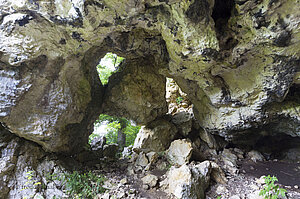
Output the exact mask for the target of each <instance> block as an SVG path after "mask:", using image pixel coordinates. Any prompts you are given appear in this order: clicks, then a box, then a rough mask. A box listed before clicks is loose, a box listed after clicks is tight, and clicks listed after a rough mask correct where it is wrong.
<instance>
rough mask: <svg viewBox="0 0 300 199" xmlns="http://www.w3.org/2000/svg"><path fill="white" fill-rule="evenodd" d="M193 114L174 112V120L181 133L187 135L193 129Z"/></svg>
mask: <svg viewBox="0 0 300 199" xmlns="http://www.w3.org/2000/svg"><path fill="white" fill-rule="evenodd" d="M193 118H194V116H193V114H192V113H189V112H178V113H176V114H174V116H173V118H172V122H173V123H174V124H175V125H176V127H177V129H178V130H179V133H180V134H182V135H183V136H185V137H187V136H188V134H189V133H190V132H191V130H192V124H193Z"/></svg>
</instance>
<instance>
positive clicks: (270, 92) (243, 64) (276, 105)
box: [0, 0, 300, 152]
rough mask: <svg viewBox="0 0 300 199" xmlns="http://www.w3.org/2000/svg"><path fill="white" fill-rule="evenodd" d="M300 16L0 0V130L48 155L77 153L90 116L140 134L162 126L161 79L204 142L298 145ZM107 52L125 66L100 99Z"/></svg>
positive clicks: (241, 4)
mask: <svg viewBox="0 0 300 199" xmlns="http://www.w3.org/2000/svg"><path fill="white" fill-rule="evenodd" d="M235 2H236V3H235ZM296 2H297V1H296ZM299 5H300V3H299V2H298V3H295V1H294V0H282V1H271V0H264V1H254V0H248V1H230V0H228V1H217V0H216V1H210V0H192V1H189V0H170V1H157V0H152V1H151V0H145V1H136V0H126V1H123V0H122V1H114V0H104V1H96V0H95V1H93V0H87V1H82V0H77V1H72V2H71V1H66V0H57V1H31V0H30V1H29V0H22V1H13V0H5V1H1V2H0V78H1V82H0V122H1V123H2V124H3V126H5V128H7V129H9V130H10V131H11V132H13V133H15V134H17V135H18V136H20V137H24V138H26V139H28V140H32V141H34V142H36V143H38V144H40V145H42V146H43V147H44V148H45V149H46V150H48V151H55V152H70V151H72V152H75V150H73V149H80V147H79V146H83V145H84V143H87V137H88V135H89V133H90V131H92V124H93V122H94V120H95V119H96V117H97V115H98V114H99V113H100V112H106V113H111V114H114V115H118V116H125V117H127V118H129V119H134V120H136V121H137V122H138V123H140V124H147V123H149V122H150V121H152V120H154V119H156V118H158V117H160V116H162V115H164V114H165V113H166V112H167V105H166V102H165V91H164V89H165V80H164V78H165V77H171V78H173V79H174V80H175V81H176V83H177V84H178V85H179V86H180V88H181V89H182V90H183V91H184V92H185V93H186V94H187V96H188V98H189V99H190V100H191V101H192V103H193V105H194V114H195V117H196V119H198V120H199V122H200V124H201V126H202V127H203V128H205V129H206V130H207V131H208V132H213V133H215V134H219V135H221V136H223V137H225V138H226V139H228V140H230V139H232V138H234V137H235V136H237V135H239V134H240V133H239V132H245V131H247V129H251V128H263V127H264V126H266V125H268V124H269V125H270V126H275V125H274V124H276V128H274V131H272V132H271V133H287V134H289V135H292V136H299V126H300V116H299V112H300V102H299V84H300V82H299V75H300V74H299V73H300V69H299V65H300V61H299V60H300V58H299V57H300V42H299V40H300V33H299V29H300V28H299V22H300V20H299V19H300V13H299V9H300V7H299ZM107 52H114V53H117V54H118V55H120V56H122V57H125V58H126V62H125V63H124V64H122V67H124V68H123V69H122V68H121V70H120V71H121V72H120V73H116V74H115V75H114V76H113V77H112V78H111V79H112V81H111V82H110V83H109V84H108V86H107V87H106V88H105V89H104V88H103V87H102V86H101V83H100V81H99V79H98V77H97V74H96V71H95V66H96V65H97V63H98V62H99V60H100V59H101V58H102V57H103V56H104V55H105V53H107ZM103 99H104V101H105V103H102V101H103ZM249 132H251V131H249Z"/></svg>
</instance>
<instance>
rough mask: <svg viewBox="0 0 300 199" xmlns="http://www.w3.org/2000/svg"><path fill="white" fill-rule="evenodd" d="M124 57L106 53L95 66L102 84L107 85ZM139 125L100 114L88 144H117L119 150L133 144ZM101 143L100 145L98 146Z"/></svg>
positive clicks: (95, 145)
mask: <svg viewBox="0 0 300 199" xmlns="http://www.w3.org/2000/svg"><path fill="white" fill-rule="evenodd" d="M124 61H125V58H124V57H121V56H118V55H117V54H114V53H111V52H109V53H107V54H106V55H105V56H104V57H103V58H102V59H101V60H100V62H99V64H98V65H97V66H96V68H97V72H98V75H99V78H100V81H101V83H102V85H104V86H105V85H108V83H109V78H110V76H111V75H113V74H114V73H117V72H119V71H120V68H121V67H122V66H121V65H122V64H123V63H124ZM139 130H140V126H137V125H136V124H135V122H134V121H131V120H127V119H126V118H121V117H115V116H110V115H106V114H100V115H99V117H98V119H97V120H96V121H95V123H94V131H93V133H92V134H91V135H90V136H89V144H90V145H91V147H92V149H93V148H99V147H100V148H101V147H103V146H104V145H105V144H117V146H118V150H119V152H122V151H123V149H124V147H129V146H131V145H133V143H134V140H135V138H136V135H137V133H138V132H139ZM100 145H102V146H100Z"/></svg>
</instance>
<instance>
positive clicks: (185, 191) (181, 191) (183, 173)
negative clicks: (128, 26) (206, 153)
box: [168, 161, 211, 199]
mask: <svg viewBox="0 0 300 199" xmlns="http://www.w3.org/2000/svg"><path fill="white" fill-rule="evenodd" d="M210 171H211V165H210V162H209V161H205V162H202V163H200V164H197V165H193V166H191V167H189V166H187V165H182V166H181V167H179V168H175V167H172V168H171V170H170V171H169V174H168V184H169V187H168V192H169V193H171V194H173V195H175V196H176V197H177V198H182V199H204V198H205V194H204V193H205V190H206V188H207V187H208V185H209V180H210Z"/></svg>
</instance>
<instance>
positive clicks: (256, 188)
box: [250, 184, 259, 190]
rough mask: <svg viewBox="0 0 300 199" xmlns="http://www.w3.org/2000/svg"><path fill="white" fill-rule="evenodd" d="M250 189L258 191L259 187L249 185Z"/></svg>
mask: <svg viewBox="0 0 300 199" xmlns="http://www.w3.org/2000/svg"><path fill="white" fill-rule="evenodd" d="M250 188H251V189H254V190H258V189H259V187H258V186H256V185H255V184H251V185H250Z"/></svg>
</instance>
